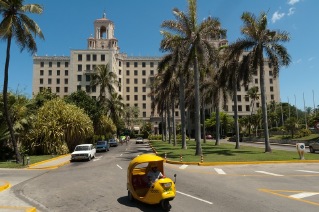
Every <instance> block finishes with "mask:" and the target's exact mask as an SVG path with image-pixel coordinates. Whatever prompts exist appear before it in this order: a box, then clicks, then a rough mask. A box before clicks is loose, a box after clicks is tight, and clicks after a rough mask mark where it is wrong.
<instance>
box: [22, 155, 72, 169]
mask: <svg viewBox="0 0 319 212" xmlns="http://www.w3.org/2000/svg"><path fill="white" fill-rule="evenodd" d="M70 158H71V154H67V155H61V156H58V157H55V158H52V159H49V160H45V161H41V162H38V163H34V164H30V165H29V166H28V168H26V169H56V168H59V167H60V166H64V165H66V164H68V163H70Z"/></svg>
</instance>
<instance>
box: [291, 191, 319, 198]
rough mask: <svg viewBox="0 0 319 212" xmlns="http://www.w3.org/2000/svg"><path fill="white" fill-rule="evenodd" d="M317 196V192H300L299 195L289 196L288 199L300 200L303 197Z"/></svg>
mask: <svg viewBox="0 0 319 212" xmlns="http://www.w3.org/2000/svg"><path fill="white" fill-rule="evenodd" d="M318 194H319V193H317V192H302V193H299V194H294V195H290V196H289V197H292V198H296V199H302V198H305V197H311V196H314V195H318Z"/></svg>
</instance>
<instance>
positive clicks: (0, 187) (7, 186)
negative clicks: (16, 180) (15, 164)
mask: <svg viewBox="0 0 319 212" xmlns="http://www.w3.org/2000/svg"><path fill="white" fill-rule="evenodd" d="M3 182H4V184H3V185H1V184H0V192H1V191H4V190H6V189H8V188H10V187H11V185H10V183H9V182H7V181H3Z"/></svg>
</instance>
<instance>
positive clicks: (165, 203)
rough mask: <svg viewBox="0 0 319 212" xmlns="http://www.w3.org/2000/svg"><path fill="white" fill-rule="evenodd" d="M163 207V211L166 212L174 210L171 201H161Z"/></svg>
mask: <svg viewBox="0 0 319 212" xmlns="http://www.w3.org/2000/svg"><path fill="white" fill-rule="evenodd" d="M161 206H162V208H163V210H165V211H170V210H171V208H172V206H171V204H169V201H168V200H165V199H164V200H162V201H161Z"/></svg>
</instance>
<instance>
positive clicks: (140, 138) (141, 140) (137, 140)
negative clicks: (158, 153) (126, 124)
mask: <svg viewBox="0 0 319 212" xmlns="http://www.w3.org/2000/svg"><path fill="white" fill-rule="evenodd" d="M135 143H137V144H144V139H143V138H142V137H137V138H136V142H135Z"/></svg>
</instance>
